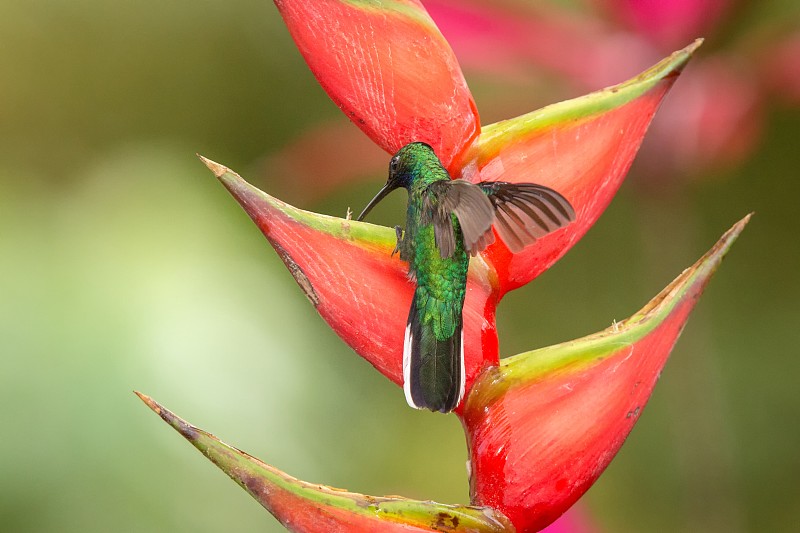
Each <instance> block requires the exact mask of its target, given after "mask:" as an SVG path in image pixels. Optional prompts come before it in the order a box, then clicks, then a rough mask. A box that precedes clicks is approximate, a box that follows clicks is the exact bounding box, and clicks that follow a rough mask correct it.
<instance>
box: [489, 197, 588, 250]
mask: <svg viewBox="0 0 800 533" xmlns="http://www.w3.org/2000/svg"><path fill="white" fill-rule="evenodd" d="M478 186H479V187H480V188H481V189H482V190H483V192H484V193H485V194H486V195H487V197H488V198H489V200H490V201H491V203H492V205H493V206H494V209H495V213H496V216H497V222H496V223H495V229H496V230H497V233H498V234H499V235H500V238H501V239H503V242H505V243H506V245H507V246H508V248H509V249H510V250H511V251H512V252H514V253H517V252H520V251H521V250H522V249H523V248H525V246H528V245H529V244H532V243H533V242H535V241H536V239H539V238H541V237H544V236H545V235H547V234H548V233H552V232H553V231H556V230H557V229H559V228H563V227H564V226H566V225H567V224H569V223H570V222H572V221H573V220H575V210H574V209H573V207H572V205H571V204H570V203H569V201H568V200H567V199H566V198H564V197H563V196H562V195H561V194H559V193H558V192H556V191H554V190H553V189H550V188H548V187H545V186H543V185H536V184H535V183H507V182H502V181H495V182H481V183H479V184H478Z"/></svg>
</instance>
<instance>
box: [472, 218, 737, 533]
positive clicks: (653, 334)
mask: <svg viewBox="0 0 800 533" xmlns="http://www.w3.org/2000/svg"><path fill="white" fill-rule="evenodd" d="M748 219H749V217H747V218H745V219H743V220H742V221H740V222H739V223H738V224H736V225H735V226H734V227H733V228H732V229H731V230H730V231H728V232H727V233H726V234H725V235H724V236H723V237H722V238H721V239H720V240H719V242H717V244H716V245H715V246H714V247H713V248H712V249H711V250H710V251H709V252H708V253H707V254H706V255H705V256H704V257H703V258H701V259H700V260H699V261H698V262H697V263H695V264H694V265H693V266H692V267H691V268H689V269H687V270H686V271H684V272H683V274H681V275H680V276H679V277H678V278H677V279H676V280H675V281H673V282H672V284H670V285H669V286H668V287H667V288H666V289H664V290H663V291H662V292H661V294H659V295H658V296H656V297H655V298H654V299H653V300H651V301H650V303H648V304H647V305H646V306H645V307H644V308H643V309H642V310H641V311H639V312H638V313H636V314H635V315H633V316H632V317H631V318H629V319H627V320H624V321H622V322H619V323H615V324H614V325H613V326H612V327H610V328H609V329H607V330H605V331H602V332H600V333H597V334H595V335H591V336H589V337H585V338H583V339H578V340H574V341H570V342H567V343H564V344H560V345H556V346H550V347H548V348H543V349H540V350H536V351H534V352H528V353H523V354H520V355H516V356H514V357H509V358H507V359H503V361H502V362H501V363H500V365H499V366H498V367H494V368H491V369H489V370H487V371H486V372H485V373H484V374H483V375H482V376H481V377H480V378H479V379H478V381H477V382H476V383H475V386H474V387H473V389H472V392H471V394H470V396H469V399H468V401H467V405H466V408H465V409H464V413H463V422H464V426H465V428H466V430H467V433H468V440H469V444H470V453H471V457H470V463H471V465H472V478H471V492H472V502H473V503H474V504H477V505H487V506H490V507H492V508H494V509H498V510H500V511H502V512H503V513H504V514H505V515H506V516H507V517H508V518H509V519H510V520H511V521H512V522H513V523H514V525H515V526H516V528H517V529H518V530H520V531H538V530H539V529H541V528H542V527H544V526H546V525H547V524H549V523H550V522H552V521H553V520H555V519H556V518H557V517H558V516H560V515H561V513H563V512H564V511H565V510H566V509H567V508H568V507H569V506H570V505H572V504H573V503H574V502H575V501H576V500H577V499H578V498H580V496H581V495H582V494H583V493H584V492H585V491H586V490H587V489H588V488H589V487H590V486H591V485H592V483H594V481H595V480H596V479H597V477H598V476H599V475H600V474H601V473H602V472H603V470H604V469H605V468H606V466H608V464H609V462H610V461H611V459H613V457H614V455H616V453H617V451H618V450H619V448H620V446H622V443H623V442H624V441H625V438H626V437H627V436H628V433H629V432H630V431H631V429H633V425H634V424H635V423H636V421H637V420H638V418H639V415H640V414H641V411H642V409H643V408H644V406H645V404H646V403H647V400H648V398H649V397H650V393H651V392H652V390H653V387H654V386H655V383H656V380H657V379H658V376H659V374H660V373H661V369H662V368H663V366H664V363H666V360H667V356H668V355H669V352H670V350H671V349H672V346H673V344H674V343H675V341H676V340H677V338H678V335H679V334H680V332H681V330H682V329H683V326H684V324H685V322H686V319H687V318H688V316H689V312H690V311H691V310H692V308H693V307H694V304H695V303H696V302H697V299H698V298H699V296H700V294H701V293H702V292H703V289H704V288H705V286H706V283H707V282H708V280H709V278H710V276H711V274H713V272H714V271H715V270H716V268H717V266H719V263H720V261H722V258H723V257H724V256H725V254H726V253H727V251H728V249H729V248H730V246H731V244H732V243H733V241H734V240H735V239H736V237H738V235H739V233H741V231H742V229H744V226H745V224H746V223H747V221H748Z"/></svg>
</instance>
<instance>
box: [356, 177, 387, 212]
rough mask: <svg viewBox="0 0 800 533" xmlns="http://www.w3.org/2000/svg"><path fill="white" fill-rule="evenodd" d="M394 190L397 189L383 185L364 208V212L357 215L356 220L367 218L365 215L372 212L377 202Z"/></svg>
mask: <svg viewBox="0 0 800 533" xmlns="http://www.w3.org/2000/svg"><path fill="white" fill-rule="evenodd" d="M396 188H397V187H392V186H390V185H389V184H388V183H387V184H386V185H384V186H383V188H382V189H381V190H379V191H378V194H376V195H375V198H373V199H372V200H370V201H369V203H368V204H367V207H365V208H364V210H363V211H362V212H361V214H360V215H358V218H357V219H356V220H358V221H361V220H364V217H365V216H367V213H369V212H370V211H371V210H372V208H373V207H375V206H376V205H378V202H380V201H381V200H383V199H384V197H386V195H387V194H389V193H390V192H392V191H393V190H395V189H396Z"/></svg>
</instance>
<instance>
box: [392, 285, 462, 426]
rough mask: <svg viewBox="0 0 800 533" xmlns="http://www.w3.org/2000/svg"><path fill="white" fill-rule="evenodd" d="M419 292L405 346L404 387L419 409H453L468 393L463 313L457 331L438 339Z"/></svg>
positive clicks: (441, 410)
mask: <svg viewBox="0 0 800 533" xmlns="http://www.w3.org/2000/svg"><path fill="white" fill-rule="evenodd" d="M416 300H417V299H416V296H415V298H414V299H413V301H412V303H411V310H410V311H409V313H408V324H407V326H406V335H405V342H404V346H403V378H404V384H403V388H404V390H405V394H406V401H407V402H408V404H409V405H410V406H411V407H414V408H416V409H430V410H431V411H439V412H442V413H449V412H450V411H452V410H453V409H455V408H456V406H457V405H458V403H459V402H460V401H461V397H462V396H463V394H464V364H463V358H464V353H463V346H462V340H463V339H462V324H461V315H460V313H459V314H458V322H457V324H456V328H455V331H454V333H453V335H452V336H451V337H450V338H448V339H446V340H438V339H437V338H436V335H435V333H434V330H433V325H432V324H430V323H428V324H423V323H422V320H420V316H419V313H418V309H417V301H416Z"/></svg>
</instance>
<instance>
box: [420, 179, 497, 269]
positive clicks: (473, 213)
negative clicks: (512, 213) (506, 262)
mask: <svg viewBox="0 0 800 533" xmlns="http://www.w3.org/2000/svg"><path fill="white" fill-rule="evenodd" d="M452 214H455V215H456V217H457V218H458V223H459V225H460V226H461V233H463V235H464V246H465V247H466V249H468V250H469V251H470V253H473V255H474V253H477V251H479V250H477V251H475V252H473V251H472V250H473V249H475V248H476V245H477V244H478V243H484V245H483V248H485V247H486V246H487V245H488V244H489V243H490V242H491V241H494V235H493V234H492V231H491V227H492V223H493V222H494V220H495V208H494V207H493V205H492V202H491V200H490V198H489V197H488V196H487V195H486V194H484V191H483V190H482V189H481V188H480V187H478V186H477V185H475V184H473V183H470V182H468V181H463V180H451V181H447V180H442V181H436V182H434V183H432V184H430V185H429V186H428V189H427V191H426V194H425V200H424V201H423V204H422V217H423V221H424V222H433V233H434V236H435V238H436V246H437V247H438V248H439V254H440V255H441V257H442V258H447V257H450V256H451V255H453V251H455V249H456V240H455V235H454V233H453V222H452V218H451V216H450V215H452ZM428 217H430V218H428ZM487 235H488V236H487ZM483 248H480V250H482V249H483Z"/></svg>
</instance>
